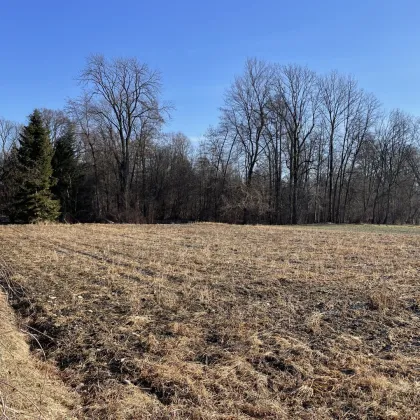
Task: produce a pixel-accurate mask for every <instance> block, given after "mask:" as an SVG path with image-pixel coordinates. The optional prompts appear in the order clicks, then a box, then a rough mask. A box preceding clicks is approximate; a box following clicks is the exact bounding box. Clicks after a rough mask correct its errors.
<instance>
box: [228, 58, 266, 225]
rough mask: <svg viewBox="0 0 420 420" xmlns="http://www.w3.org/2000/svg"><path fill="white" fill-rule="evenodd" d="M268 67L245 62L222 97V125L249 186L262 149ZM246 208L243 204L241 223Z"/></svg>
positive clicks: (262, 63) (254, 61)
mask: <svg viewBox="0 0 420 420" xmlns="http://www.w3.org/2000/svg"><path fill="white" fill-rule="evenodd" d="M271 74H272V69H271V67H270V66H268V65H267V64H265V63H264V62H262V61H257V60H256V59H251V60H248V61H247V62H246V65H245V72H244V74H243V75H242V76H240V77H237V78H236V79H235V82H234V83H233V85H232V86H231V88H230V89H229V90H228V92H227V93H226V96H225V106H224V108H223V109H222V120H223V123H222V124H223V125H224V126H225V127H226V129H227V130H228V132H229V133H231V136H232V141H235V143H236V145H237V147H238V150H239V151H240V154H241V156H243V168H244V178H245V185H246V187H247V188H248V189H249V188H251V184H252V178H253V175H254V172H255V168H256V166H257V164H258V160H259V158H260V156H261V154H262V153H263V151H264V148H265V142H264V136H263V132H264V129H265V127H266V124H267V123H268V113H269V109H268V104H269V101H270V89H271V87H270V82H271ZM247 220H248V208H247V207H246V206H245V207H244V223H247Z"/></svg>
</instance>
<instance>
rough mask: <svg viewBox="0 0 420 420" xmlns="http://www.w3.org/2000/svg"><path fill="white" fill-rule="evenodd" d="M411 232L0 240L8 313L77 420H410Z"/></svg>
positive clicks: (116, 228) (417, 317) (158, 233)
mask: <svg viewBox="0 0 420 420" xmlns="http://www.w3.org/2000/svg"><path fill="white" fill-rule="evenodd" d="M417 233H418V230H414V229H413V230H411V231H409V230H407V231H403V232H399V231H398V230H396V229H386V228H384V229H379V228H378V229H376V230H363V229H360V230H357V229H346V228H341V229H337V228H335V229H329V228H325V229H315V228H313V227H308V228H290V227H243V226H226V225H218V224H192V225H166V226H130V225H126V226H121V225H112V226H109V225H107V226H105V225H85V226H83V225H75V226H25V227H13V226H10V227H2V228H1V230H0V240H1V243H2V247H3V248H2V254H3V258H4V259H5V260H6V262H7V265H8V266H9V267H11V268H12V269H13V273H14V276H13V284H14V285H22V286H23V287H24V289H25V294H24V295H23V296H20V297H16V298H15V300H14V306H15V308H16V309H17V310H18V311H19V312H20V314H21V316H22V317H23V320H24V322H26V323H28V324H29V325H30V327H31V328H32V330H31V331H32V332H33V333H34V334H35V335H36V338H37V340H38V341H39V343H40V344H41V346H42V347H43V349H44V351H45V353H46V355H47V357H48V358H49V359H50V360H51V361H53V362H54V363H56V365H57V367H58V368H59V369H60V372H61V377H62V379H63V380H64V382H65V383H66V384H67V385H68V386H69V387H71V388H73V389H75V390H76V391H77V392H78V394H79V395H80V398H81V399H82V404H83V407H84V409H83V412H82V413H79V417H80V418H97V419H106V418H108V419H147V418H150V419H177V418H178V419H184V418H190V419H247V418H263V419H288V418H302V419H314V418H315V419H330V418H334V419H381V418H383V419H415V418H419V415H418V407H419V406H420V397H419V395H420V370H419V365H420V357H419V351H420V337H419V325H420V323H419V321H420V306H419V305H420V285H419V284H420V280H419V279H420V235H418V234H417ZM37 331H39V332H37ZM34 350H35V351H36V346H34ZM0 389H1V388H0Z"/></svg>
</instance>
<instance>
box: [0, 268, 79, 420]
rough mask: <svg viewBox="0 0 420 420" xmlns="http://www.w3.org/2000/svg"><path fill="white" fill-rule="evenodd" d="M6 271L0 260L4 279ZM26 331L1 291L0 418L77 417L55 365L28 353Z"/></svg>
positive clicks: (72, 399) (72, 395)
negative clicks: (23, 330) (21, 329)
mask: <svg viewBox="0 0 420 420" xmlns="http://www.w3.org/2000/svg"><path fill="white" fill-rule="evenodd" d="M0 262H1V261H0ZM8 274H9V273H8V272H7V270H6V269H5V267H4V265H2V264H0V277H1V278H2V279H3V282H5V280H6V279H7V276H8ZM27 334H28V333H26V334H24V333H23V332H21V331H19V327H18V325H17V323H16V320H15V317H14V314H13V313H12V311H11V309H10V307H9V306H8V304H7V301H6V297H5V295H4V294H3V293H1V292H0V419H5V420H7V419H10V420H12V419H17V420H24V419H28V420H33V419H51V418H54V419H72V418H76V417H75V414H76V409H77V404H76V403H77V401H78V398H77V395H76V394H75V393H72V392H69V391H68V390H67V389H66V387H65V386H64V385H63V383H62V382H61V381H60V380H59V378H58V375H57V373H58V372H57V369H56V368H54V367H53V366H52V365H51V364H49V363H44V362H42V361H40V360H39V359H38V358H35V357H33V356H32V355H30V351H29V346H28V343H27V340H26V339H25V336H26V335H27ZM32 338H33V340H34V342H35V343H36V340H35V337H32Z"/></svg>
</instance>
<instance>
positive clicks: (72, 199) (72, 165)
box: [52, 123, 80, 217]
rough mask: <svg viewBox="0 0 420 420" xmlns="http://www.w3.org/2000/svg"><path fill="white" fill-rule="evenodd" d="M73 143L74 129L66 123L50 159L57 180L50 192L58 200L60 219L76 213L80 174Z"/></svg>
mask: <svg viewBox="0 0 420 420" xmlns="http://www.w3.org/2000/svg"><path fill="white" fill-rule="evenodd" d="M75 143H76V142H75V134H74V127H73V125H72V124H71V123H68V124H67V127H66V129H65V132H64V133H63V135H62V136H61V137H59V138H58V139H57V141H56V143H55V147H54V155H53V158H52V167H53V177H54V179H56V180H57V183H56V185H54V186H53V188H52V192H53V193H54V195H55V196H56V197H57V198H59V199H60V203H61V215H62V217H66V215H67V214H71V215H74V214H75V212H76V196H77V190H78V184H79V179H80V174H79V167H78V162H77V157H76V145H75Z"/></svg>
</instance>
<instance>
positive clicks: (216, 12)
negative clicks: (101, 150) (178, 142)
mask: <svg viewBox="0 0 420 420" xmlns="http://www.w3.org/2000/svg"><path fill="white" fill-rule="evenodd" d="M419 21H420V2H418V1H415V0H400V1H394V0H393V1H391V0H383V1H379V0H364V1H362V0H354V1H348V2H343V1H339V0H337V1H331V0H326V1H323V0H318V1H308V0H301V1H299V2H290V1H275V0H253V1H249V0H242V1H237V0H224V1H221V0H214V1H189V0H188V1H185V0H178V1H167V0H165V1H156V0H155V1H152V0H149V1H140V0H139V1H133V0H125V1H119V2H116V1H108V0H102V1H97V0H84V1H80V0H72V1H69V2H64V1H58V0H56V1H51V0H50V1H46V0H38V1H28V0H25V1H22V0H21V1H19V0H3V1H2V4H1V9H0V39H1V48H0V116H3V117H6V118H8V119H12V120H17V121H22V122H23V121H25V118H26V116H27V115H28V114H29V113H30V112H31V111H32V110H33V109H34V108H35V107H46V108H61V107H63V106H64V105H65V101H66V98H69V97H75V96H77V95H78V94H79V92H80V87H79V86H78V84H77V81H76V78H77V75H78V74H79V73H80V71H81V70H82V69H83V67H84V64H85V60H86V57H87V56H88V55H89V54H91V53H102V54H104V55H105V56H106V57H110V58H111V57H123V56H135V57H137V58H138V59H139V60H140V61H144V62H146V63H148V64H149V65H150V66H151V67H152V68H155V69H158V70H159V71H160V72H161V73H162V78H163V84H164V90H163V96H164V98H165V99H166V100H169V101H171V102H172V103H173V104H174V105H175V107H176V110H175V111H174V112H173V113H172V120H171V122H170V123H169V124H168V127H167V130H171V131H182V132H184V133H185V134H186V135H188V136H190V137H191V138H193V139H196V138H198V137H200V136H201V135H202V134H203V133H204V132H205V131H206V129H207V127H208V126H209V125H210V124H216V123H217V118H218V108H219V107H220V106H221V105H222V104H223V93H224V91H225V90H226V88H227V87H228V86H229V85H230V83H231V82H232V80H233V78H234V76H235V75H237V74H240V73H241V71H242V69H243V65H244V62H245V60H246V58H247V57H257V58H260V59H264V60H267V61H273V62H278V63H284V64H285V63H298V64H303V65H308V66H309V67H310V68H311V69H313V70H316V71H318V72H321V73H322V72H327V71H329V70H333V69H335V70H338V71H340V72H342V73H349V74H352V75H353V76H355V77H356V79H357V80H358V81H359V82H360V85H361V86H362V87H363V88H365V89H366V90H368V91H371V92H373V93H375V94H376V95H377V97H378V98H379V100H380V101H381V102H382V103H383V104H384V106H385V107H386V108H387V109H390V108H393V107H399V108H402V109H404V110H406V111H409V112H412V113H416V114H418V115H420V24H419Z"/></svg>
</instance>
